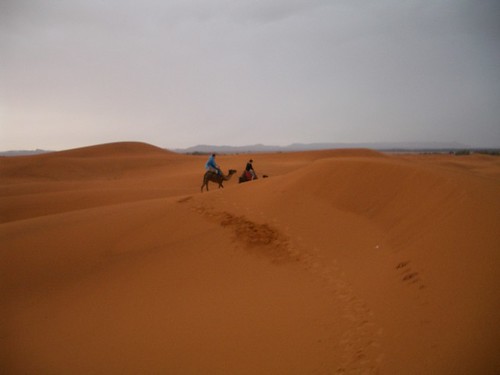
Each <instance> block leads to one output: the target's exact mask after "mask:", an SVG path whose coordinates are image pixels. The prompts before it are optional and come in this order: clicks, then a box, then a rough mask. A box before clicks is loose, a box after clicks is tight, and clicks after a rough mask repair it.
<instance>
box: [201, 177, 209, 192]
mask: <svg viewBox="0 0 500 375" xmlns="http://www.w3.org/2000/svg"><path fill="white" fill-rule="evenodd" d="M204 186H206V189H207V191H208V178H204V179H203V184H202V185H201V192H202V193H203V187H204Z"/></svg>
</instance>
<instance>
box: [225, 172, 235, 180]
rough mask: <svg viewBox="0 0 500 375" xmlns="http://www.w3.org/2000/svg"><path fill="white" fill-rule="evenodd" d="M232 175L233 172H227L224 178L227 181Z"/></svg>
mask: <svg viewBox="0 0 500 375" xmlns="http://www.w3.org/2000/svg"><path fill="white" fill-rule="evenodd" d="M231 177H233V173H230V174H228V175H227V176H224V180H226V181H228V180H230V179H231Z"/></svg>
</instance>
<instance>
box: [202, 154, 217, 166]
mask: <svg viewBox="0 0 500 375" xmlns="http://www.w3.org/2000/svg"><path fill="white" fill-rule="evenodd" d="M209 167H212V168H215V169H217V164H215V158H214V157H213V156H210V157H209V158H208V160H207V163H206V164H205V169H208V168H209Z"/></svg>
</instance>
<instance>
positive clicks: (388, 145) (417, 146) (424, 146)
mask: <svg viewBox="0 0 500 375" xmlns="http://www.w3.org/2000/svg"><path fill="white" fill-rule="evenodd" d="M345 148H367V149H371V150H379V151H434V150H462V149H470V148H471V147H470V146H467V145H464V144H460V143H447V142H404V143H402V142H385V143H293V144H291V145H288V146H267V145H263V144H256V145H248V146H214V145H198V146H193V147H188V148H183V149H174V150H172V151H174V152H178V153H184V154H196V153H199V154H208V153H212V152H215V153H220V154H234V153H250V152H256V153H257V152H294V151H314V150H331V149H345Z"/></svg>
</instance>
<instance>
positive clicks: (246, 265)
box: [0, 143, 500, 374]
mask: <svg viewBox="0 0 500 375" xmlns="http://www.w3.org/2000/svg"><path fill="white" fill-rule="evenodd" d="M250 157H252V158H253V159H254V160H255V163H254V167H255V169H256V170H257V173H258V174H267V175H269V178H267V179H262V178H261V179H259V180H257V181H252V182H248V183H245V184H238V181H237V178H238V176H239V175H240V174H241V171H242V168H243V167H244V165H245V162H246V160H247V159H248V158H250ZM205 159H206V157H205V156H189V155H178V154H175V153H171V152H168V151H164V150H161V149H159V148H156V147H153V146H150V145H146V144H141V143H116V144H108V145H100V146H93V147H87V148H81V149H76V150H69V151H64V152H57V153H51V154H45V155H38V156H27V157H16V158H0V176H1V180H0V215H1V216H0V222H1V224H0V244H1V250H0V255H1V258H0V267H1V270H0V288H1V289H0V293H1V294H0V295H1V297H2V303H1V315H0V317H1V319H0V345H1V347H0V373H2V374H21V373H22V374H91V373H92V374H139V373H140V374H146V373H157V374H160V373H161V374H316V373H317V374H498V371H499V369H500V356H499V355H498V348H499V347H500V325H499V322H500V313H499V311H500V295H499V292H498V290H499V286H500V283H499V281H500V276H499V274H500V273H499V271H498V269H497V268H498V266H499V265H500V230H499V229H500V158H496V157H488V156H479V155H471V156H463V157H458V156H452V155H384V154H381V153H377V152H374V151H368V150H336V151H335V150H334V151H321V152H300V153H273V154H271V153H270V154H256V155H227V156H219V157H218V162H219V164H221V166H222V167H223V169H224V170H226V171H227V170H228V169H230V168H233V169H237V170H238V173H237V174H236V175H235V176H234V177H233V179H231V180H230V181H227V182H225V188H224V189H217V186H216V185H215V184H213V183H211V184H210V185H209V188H210V191H209V192H208V193H200V186H201V182H202V175H203V172H204V163H205Z"/></svg>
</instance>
